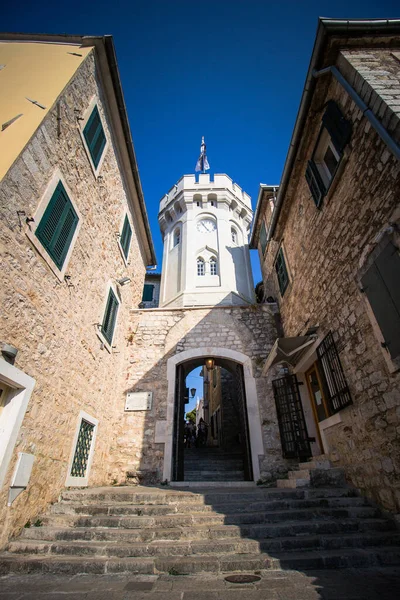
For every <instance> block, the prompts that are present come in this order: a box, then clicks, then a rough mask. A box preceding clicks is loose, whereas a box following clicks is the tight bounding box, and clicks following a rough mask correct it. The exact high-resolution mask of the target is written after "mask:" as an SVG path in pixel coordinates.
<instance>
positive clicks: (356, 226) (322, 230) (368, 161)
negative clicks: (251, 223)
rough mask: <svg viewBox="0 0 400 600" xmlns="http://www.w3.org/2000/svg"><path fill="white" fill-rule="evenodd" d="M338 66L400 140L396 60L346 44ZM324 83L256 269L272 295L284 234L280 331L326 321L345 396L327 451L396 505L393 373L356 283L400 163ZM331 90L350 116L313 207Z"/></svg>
mask: <svg viewBox="0 0 400 600" xmlns="http://www.w3.org/2000/svg"><path fill="white" fill-rule="evenodd" d="M338 66H339V67H340V69H341V70H342V71H343V73H344V75H345V76H346V78H347V79H348V80H349V81H350V82H351V83H353V82H354V86H355V87H356V89H357V91H358V92H359V93H360V94H361V95H362V97H363V99H364V101H365V102H366V103H367V104H368V105H369V106H371V108H372V110H373V111H374V112H375V113H376V115H377V116H378V117H380V118H381V119H382V122H384V124H386V125H387V124H388V115H391V117H390V123H389V125H388V131H389V132H390V133H391V135H392V136H393V137H394V138H395V139H398V132H399V106H398V103H399V98H398V96H399V90H400V87H399V85H400V83H399V62H398V59H397V58H396V57H395V56H393V53H392V52H390V51H386V50H379V49H374V50H370V49H368V50H367V49H365V50H363V51H362V52H361V51H359V50H345V51H343V52H342V53H341V54H340V56H339V59H338ZM396 69H397V70H396ZM394 73H396V75H394ZM321 81H322V80H321ZM379 82H380V85H378V83H379ZM324 83H325V84H326V86H327V87H326V88H323V87H319V88H317V92H316V94H315V98H314V104H313V106H312V109H313V110H312V111H311V112H310V115H309V118H308V121H307V123H306V126H305V130H304V131H305V133H304V138H303V143H302V147H301V153H300V155H299V160H298V162H297V165H296V169H295V171H294V172H293V175H292V179H291V182H290V185H289V187H288V191H287V202H286V204H285V206H284V209H283V211H282V215H281V217H280V221H279V223H278V227H277V231H276V234H275V236H274V238H275V239H274V241H273V242H271V244H270V247H269V250H268V252H267V253H266V258H265V261H264V263H263V272H264V278H265V279H268V283H269V284H271V283H274V285H275V295H276V297H277V298H280V294H279V290H278V286H277V282H276V276H275V270H274V259H275V256H276V252H277V251H278V248H279V243H280V242H281V241H282V244H283V247H284V251H285V256H286V259H287V266H288V270H289V273H290V282H289V285H288V288H287V290H286V291H285V294H284V296H283V298H281V300H280V312H281V316H282V321H283V327H284V331H285V335H286V336H294V335H298V333H299V331H300V332H301V331H305V330H306V328H307V327H309V326H311V325H318V326H319V331H320V332H321V335H322V334H326V333H327V332H328V331H329V330H331V331H332V332H333V334H334V337H335V340H336V343H337V347H338V351H339V355H340V360H341V362H342V366H343V370H344V374H345V378H346V381H347V384H348V386H349V389H350V392H351V396H352V400H353V404H352V405H350V406H348V407H347V408H345V409H343V410H341V411H340V413H339V415H340V419H341V421H340V422H338V423H336V424H335V425H334V426H331V427H329V428H328V429H326V430H325V434H326V440H327V443H328V446H329V451H330V456H331V459H332V460H333V461H334V462H335V465H336V466H342V467H344V468H345V470H346V475H347V477H348V479H349V481H351V482H352V483H353V484H354V485H355V486H356V487H357V488H359V489H360V490H361V491H362V492H363V493H366V494H367V495H369V496H370V497H371V498H373V499H374V500H375V501H376V502H378V503H379V504H380V505H382V506H384V507H385V508H386V509H388V510H391V511H393V512H398V511H399V510H400V489H399V473H400V451H399V450H400V444H399V434H400V428H399V423H400V373H399V371H398V369H397V371H396V369H395V368H391V365H390V364H389V363H390V361H389V360H388V356H389V355H388V353H387V352H386V351H385V350H383V348H382V346H381V341H382V339H381V337H380V333H379V331H378V332H377V328H376V327H374V324H373V321H372V319H371V311H370V309H369V307H368V302H367V299H366V294H363V292H362V290H361V289H360V288H361V285H360V269H361V268H362V266H363V265H364V262H365V260H366V257H368V255H369V254H370V253H371V252H372V251H373V250H374V248H376V246H377V243H378V242H377V240H379V239H383V236H384V231H385V229H386V228H387V227H388V225H389V223H397V226H398V224H399V222H400V212H399V192H398V190H399V183H400V169H399V162H398V161H397V160H396V159H395V157H394V156H393V155H392V154H391V153H390V152H389V151H388V148H387V147H386V145H385V144H384V142H383V141H382V140H381V139H380V138H379V137H378V135H377V133H376V132H375V131H374V129H373V128H372V127H371V125H370V123H369V122H368V121H367V119H366V118H365V117H364V116H363V115H362V113H361V111H360V110H359V109H358V108H357V106H356V105H355V103H354V102H353V101H352V99H351V98H350V97H349V96H348V95H347V94H346V93H345V92H344V91H343V88H342V87H341V86H340V85H339V83H338V82H336V81H335V80H331V81H330V82H328V81H326V82H324ZM319 85H320V86H322V83H321V84H319ZM371 93H373V94H374V95H375V97H376V98H377V99H378V101H377V102H375V101H373V98H372V99H371ZM329 99H332V100H334V101H335V102H336V103H337V104H338V106H339V107H340V109H341V110H342V111H343V114H344V115H345V118H346V119H348V120H349V121H351V123H352V128H353V133H352V137H351V141H350V145H349V148H348V151H347V154H346V156H345V157H344V168H343V171H342V172H341V173H338V174H337V176H336V177H335V179H334V181H333V184H332V190H330V192H329V193H328V195H327V197H325V198H324V201H323V204H322V206H321V207H320V209H316V207H315V204H314V202H313V200H312V198H311V194H310V190H309V187H308V185H307V182H306V179H305V176H304V173H305V171H306V166H307V161H308V160H309V159H310V157H311V156H312V153H313V151H314V148H315V144H316V141H317V138H318V135H319V131H320V127H321V117H322V115H323V112H324V110H325V109H324V107H325V105H326V102H327V101H328V100H329ZM381 108H382V111H381Z"/></svg>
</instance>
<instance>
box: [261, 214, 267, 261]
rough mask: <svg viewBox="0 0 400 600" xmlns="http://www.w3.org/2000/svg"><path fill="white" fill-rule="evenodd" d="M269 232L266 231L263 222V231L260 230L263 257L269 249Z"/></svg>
mask: <svg viewBox="0 0 400 600" xmlns="http://www.w3.org/2000/svg"><path fill="white" fill-rule="evenodd" d="M267 243H268V242H267V230H266V229H265V223H264V222H262V223H261V229H260V246H261V252H262V255H263V256H264V254H265V250H266V249H267Z"/></svg>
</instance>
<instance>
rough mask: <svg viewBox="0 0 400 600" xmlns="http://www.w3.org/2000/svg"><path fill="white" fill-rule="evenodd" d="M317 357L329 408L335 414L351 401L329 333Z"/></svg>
mask: <svg viewBox="0 0 400 600" xmlns="http://www.w3.org/2000/svg"><path fill="white" fill-rule="evenodd" d="M317 356H318V358H319V361H320V364H321V366H322V372H323V374H324V376H325V381H326V391H327V392H328V398H327V400H328V403H329V408H330V410H331V412H332V413H337V412H339V410H341V409H342V408H344V407H345V406H349V404H352V399H351V395H350V390H349V388H348V386H347V382H346V379H345V376H344V373H343V369H342V365H341V362H340V359H339V354H338V351H337V348H336V345H335V341H334V339H333V335H332V332H331V331H330V332H329V333H328V335H327V336H326V337H325V338H324V339H323V340H322V342H321V344H320V345H319V346H318V348H317Z"/></svg>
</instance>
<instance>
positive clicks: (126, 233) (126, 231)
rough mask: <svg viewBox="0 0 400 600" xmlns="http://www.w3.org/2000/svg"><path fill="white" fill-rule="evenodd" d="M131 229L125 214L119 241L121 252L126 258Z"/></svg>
mask: <svg viewBox="0 0 400 600" xmlns="http://www.w3.org/2000/svg"><path fill="white" fill-rule="evenodd" d="M131 238H132V229H131V226H130V223H129V219H128V215H125V220H124V226H123V228H122V233H121V237H120V240H119V243H120V244H121V248H122V252H123V253H124V256H125V258H126V259H128V254H129V246H130V244H131Z"/></svg>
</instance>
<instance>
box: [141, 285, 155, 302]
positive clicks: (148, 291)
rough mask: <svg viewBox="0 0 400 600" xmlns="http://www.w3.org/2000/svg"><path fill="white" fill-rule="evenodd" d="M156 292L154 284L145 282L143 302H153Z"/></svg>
mask: <svg viewBox="0 0 400 600" xmlns="http://www.w3.org/2000/svg"><path fill="white" fill-rule="evenodd" d="M153 294H154V285H151V284H150V283H145V284H144V288H143V296H142V302H152V301H153Z"/></svg>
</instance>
